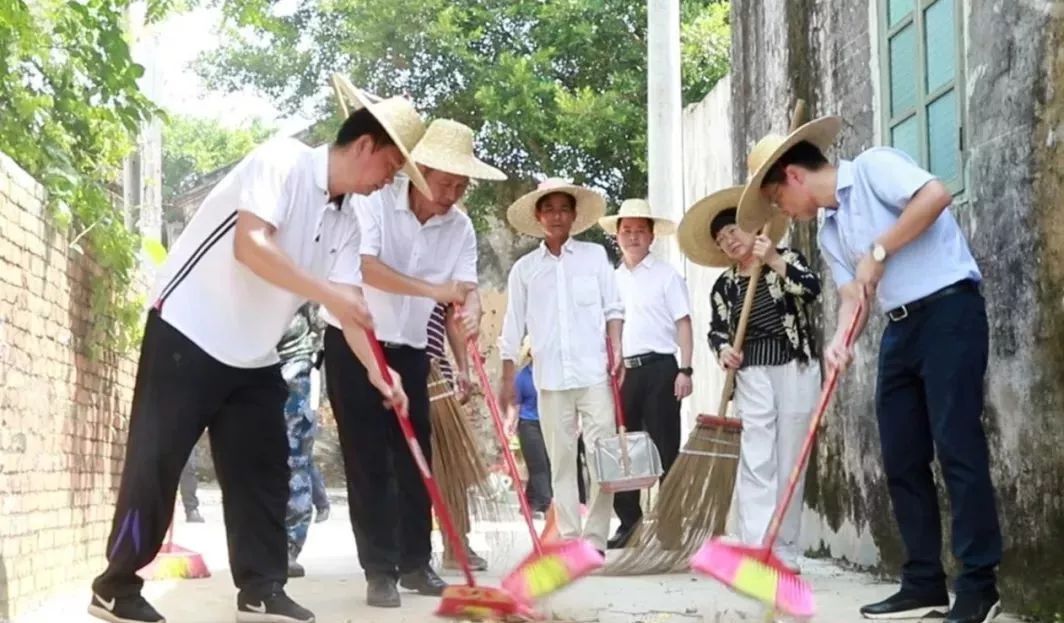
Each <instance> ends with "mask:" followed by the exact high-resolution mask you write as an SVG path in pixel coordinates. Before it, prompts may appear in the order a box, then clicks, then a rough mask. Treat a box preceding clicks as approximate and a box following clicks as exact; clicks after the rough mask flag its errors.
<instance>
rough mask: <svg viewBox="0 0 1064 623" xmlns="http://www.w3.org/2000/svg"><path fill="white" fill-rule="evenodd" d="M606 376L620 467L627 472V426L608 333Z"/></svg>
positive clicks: (628, 462) (628, 464) (629, 460)
mask: <svg viewBox="0 0 1064 623" xmlns="http://www.w3.org/2000/svg"><path fill="white" fill-rule="evenodd" d="M606 376H608V377H610V391H611V392H613V412H614V414H615V415H616V417H617V433H618V435H619V437H620V446H621V469H622V470H623V471H624V473H626V474H628V473H631V471H632V461H631V459H630V458H629V457H628V436H627V435H626V434H625V433H626V432H628V427H626V426H625V424H624V407H623V406H621V389H620V387H619V386H618V385H617V377H616V376H614V374H613V342H611V341H610V336H609V334H607V335H606Z"/></svg>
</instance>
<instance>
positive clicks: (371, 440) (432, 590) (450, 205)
mask: <svg viewBox="0 0 1064 623" xmlns="http://www.w3.org/2000/svg"><path fill="white" fill-rule="evenodd" d="M413 158H414V161H415V162H417V163H418V165H419V167H420V168H421V170H422V171H423V172H424V173H423V174H424V176H425V179H426V180H427V182H428V184H429V187H430V188H431V189H432V196H433V197H435V199H431V198H429V197H428V196H426V194H424V193H422V192H421V191H420V190H418V189H416V188H414V187H413V186H412V185H411V184H410V180H409V179H408V178H406V177H399V178H397V179H396V181H395V183H393V184H391V185H389V186H386V187H385V188H383V189H381V190H380V191H379V192H377V193H374V194H373V195H371V196H369V197H352V201H351V202H352V204H353V205H354V206H355V210H356V212H357V214H358V220H359V225H360V227H361V236H362V240H361V245H360V248H361V253H362V267H363V274H364V279H365V284H366V302H367V303H368V304H369V308H370V311H371V312H372V313H373V317H374V318H375V319H376V322H377V338H378V339H379V340H380V341H381V342H382V345H383V346H384V352H385V356H386V357H387V359H388V363H389V365H391V366H392V367H394V368H395V369H396V370H398V371H399V373H400V374H401V375H402V379H403V387H404V389H405V391H406V393H407V395H409V397H410V411H409V414H410V420H411V422H412V423H413V425H414V430H415V432H416V434H417V438H418V442H419V443H420V445H421V448H422V451H423V452H424V453H425V455H426V458H427V459H428V460H429V461H430V462H431V461H432V457H431V450H432V445H431V443H430V442H431V438H430V435H431V430H432V429H431V426H430V423H429V395H428V373H429V359H428V355H427V353H426V351H425V348H426V346H427V344H428V321H429V317H430V316H431V315H432V310H433V308H434V307H435V306H436V304H437V302H440V303H462V304H464V305H465V306H466V309H465V310H464V322H463V325H464V328H465V330H466V331H468V332H470V333H473V334H475V333H476V331H477V327H478V325H479V307H480V304H479V299H478V296H477V293H476V284H477V240H476V235H475V233H474V231H473V223H472V221H470V220H469V217H468V216H466V214H465V213H464V212H463V211H461V210H459V209H457V208H456V207H455V206H456V204H457V203H458V201H459V200H460V199H461V198H462V195H464V194H465V191H466V188H467V187H468V185H469V178H471V177H475V178H480V179H491V180H502V179H506V176H505V175H504V174H503V173H502V172H501V171H499V170H497V169H495V168H494V167H491V166H488V165H487V164H485V163H483V162H481V161H480V160H478V159H477V158H476V157H475V156H474V155H473V132H472V130H470V129H469V128H467V127H466V126H464V125H462V124H460V123H457V122H454V121H448V120H438V121H435V122H433V123H432V125H431V126H429V129H428V130H427V131H426V132H425V137H424V138H423V139H422V140H421V142H419V143H418V145H417V148H415V150H414V152H413ZM326 320H327V321H329V322H330V324H331V325H332V326H330V327H329V328H328V329H326V332H325V370H326V374H327V383H326V385H327V386H328V389H329V402H330V403H331V404H332V407H333V412H334V414H335V415H336V425H337V429H338V432H339V434H340V444H341V448H342V451H343V455H344V468H345V471H346V473H347V490H348V496H349V499H350V505H349V507H350V512H351V524H352V528H353V530H354V533H355V542H356V544H357V546H358V558H359V562H360V563H361V565H362V568H363V569H364V570H365V572H366V580H367V589H366V601H367V603H368V604H369V605H371V606H375V607H379V608H396V607H399V605H400V597H399V591H398V588H397V587H396V583H397V582H398V583H399V584H400V585H401V586H402V587H403V588H406V589H409V590H413V591H417V592H418V593H420V594H422V595H440V594H441V593H442V592H443V589H444V588H446V586H447V585H446V583H444V581H443V580H442V579H440V577H439V576H438V575H436V572H435V571H434V570H433V569H432V567H431V566H430V565H429V560H430V558H431V556H432V541H431V535H432V507H431V503H430V500H429V497H428V493H427V491H426V490H425V487H424V485H423V483H422V482H421V477H420V475H419V472H418V469H417V465H416V464H415V462H414V460H413V458H412V457H411V456H410V452H409V450H408V448H407V447H406V444H405V443H404V441H403V437H402V434H401V432H400V430H399V426H398V424H397V422H396V420H395V417H394V416H392V415H391V414H389V413H388V410H387V408H386V407H384V406H383V405H382V404H381V401H380V396H379V395H378V393H377V391H376V390H375V389H374V388H373V386H372V385H371V384H370V382H369V380H368V379H367V376H366V367H365V365H364V364H363V362H362V361H360V360H358V359H356V358H355V357H353V356H351V351H350V349H348V348H346V347H345V346H344V344H343V336H342V334H341V333H340V331H339V330H338V329H337V328H336V325H335V322H334V321H332V320H330V319H329V318H328V317H326ZM371 370H372V368H371ZM396 494H398V499H397V497H396ZM397 524H398V525H397Z"/></svg>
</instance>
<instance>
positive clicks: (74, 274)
mask: <svg viewBox="0 0 1064 623" xmlns="http://www.w3.org/2000/svg"><path fill="white" fill-rule="evenodd" d="M44 199H45V196H44V190H43V189H42V188H41V186H40V185H39V184H37V182H36V181H34V180H33V179H32V178H31V177H30V176H29V175H28V174H26V173H25V172H24V171H23V170H22V169H21V168H19V167H18V166H17V165H16V164H15V163H14V162H12V161H11V160H10V159H9V158H8V157H7V156H5V155H3V154H0V380H2V382H3V385H2V387H3V389H2V391H0V420H2V426H0V492H2V496H0V621H6V620H9V619H11V618H13V617H14V616H16V615H17V614H18V613H19V612H22V611H25V610H28V609H30V608H32V607H33V606H34V605H36V604H38V603H39V602H40V601H41V600H43V599H44V598H45V597H47V596H48V595H49V594H50V593H52V592H54V591H55V590H56V589H57V588H59V587H61V586H62V585H64V584H67V583H70V582H74V583H77V585H79V586H81V587H82V588H84V586H85V582H87V581H88V579H89V578H91V577H92V576H93V575H95V574H96V573H99V572H100V571H101V570H102V569H103V565H104V562H105V561H104V556H103V554H104V547H105V540H106V538H107V534H108V531H109V529H110V521H111V509H112V505H113V502H114V493H115V491H116V489H117V486H118V479H119V476H120V470H121V459H122V456H123V450H124V447H125V437H126V432H127V425H128V418H127V409H128V406H129V404H130V400H131V394H132V386H133V378H134V361H133V359H132V358H130V357H118V356H116V355H114V354H113V353H105V354H104V355H103V356H102V357H101V358H100V359H99V360H95V361H93V360H90V359H89V358H87V357H86V354H85V353H86V352H87V350H88V349H87V344H85V343H84V342H83V340H84V338H85V336H86V335H87V334H88V328H89V323H90V322H106V319H101V318H93V317H91V316H90V311H89V310H90V280H91V279H92V278H93V277H94V276H96V275H99V274H100V272H101V269H100V268H99V267H98V266H97V265H96V264H95V263H93V262H92V260H91V259H90V258H88V257H86V256H83V255H79V254H77V253H75V252H74V251H71V250H70V249H69V247H68V242H69V240H68V237H67V236H66V235H65V234H62V233H58V232H55V231H53V230H52V229H51V228H50V226H49V222H50V219H49V218H48V215H47V208H46V207H45V206H44Z"/></svg>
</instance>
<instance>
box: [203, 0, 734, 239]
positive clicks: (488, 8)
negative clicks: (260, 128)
mask: <svg viewBox="0 0 1064 623" xmlns="http://www.w3.org/2000/svg"><path fill="white" fill-rule="evenodd" d="M276 4H277V3H276V2H274V1H272V0H227V1H226V2H225V3H224V5H223V7H224V9H223V10H224V12H225V15H226V18H227V19H228V20H229V24H230V30H229V31H227V32H226V34H225V37H223V38H224V39H225V40H226V41H228V44H227V45H225V46H224V47H223V49H221V50H220V51H217V52H215V53H212V54H210V55H209V56H207V57H205V58H203V59H201V62H200V64H199V69H200V72H201V74H202V75H203V76H204V77H205V78H206V79H207V81H208V83H209V84H211V85H212V86H214V87H216V88H220V89H238V88H242V87H245V86H247V85H252V86H254V87H257V88H258V89H259V90H260V91H262V92H264V93H266V94H267V95H268V96H270V97H271V98H272V99H273V100H274V101H275V102H276V103H277V104H278V105H279V106H280V107H282V108H283V109H286V110H288V111H291V112H294V111H296V110H300V109H303V107H304V106H305V104H306V102H307V101H308V100H310V99H313V98H318V100H319V101H320V102H321V103H322V107H321V114H322V117H323V118H325V117H327V116H328V115H329V114H333V111H334V110H335V109H334V108H333V104H332V102H331V95H329V96H328V97H322V95H323V94H324V93H328V91H327V90H326V85H327V84H328V76H329V74H331V73H332V72H333V71H341V72H344V73H346V74H347V75H348V76H349V77H350V78H351V80H352V82H354V83H355V84H356V85H359V86H361V87H363V88H366V89H368V90H370V91H373V92H376V93H378V94H382V95H389V94H407V95H409V96H411V97H412V98H413V99H414V100H415V102H416V103H417V104H418V106H419V108H420V109H422V110H424V111H426V112H427V113H428V114H429V115H430V116H431V117H436V118H439V117H446V118H451V119H456V120H458V121H461V122H463V123H466V124H468V125H470V126H471V127H473V128H474V129H476V130H477V131H478V143H479V145H478V147H479V150H480V153H481V154H483V155H484V157H485V159H487V160H489V161H491V162H493V163H494V164H495V165H496V166H499V167H500V168H502V169H504V170H505V171H506V172H507V173H508V174H509V175H510V181H508V182H506V183H503V184H483V185H481V186H479V187H478V188H477V189H476V190H475V192H474V193H472V195H471V196H470V198H469V200H468V202H467V203H468V204H469V206H470V212H471V214H472V215H473V216H474V220H475V221H476V222H477V223H478V225H480V226H481V227H483V225H484V224H485V221H484V218H483V217H484V216H485V215H486V214H491V213H495V214H498V213H499V211H501V210H503V209H505V207H506V206H507V205H508V204H509V203H510V202H511V201H512V200H513V199H514V198H515V197H516V196H518V195H520V194H522V193H523V192H526V191H527V190H528V189H529V187H530V186H531V184H532V182H533V180H534V179H541V178H543V177H546V176H562V177H569V178H572V179H575V180H576V181H577V182H580V183H587V184H591V185H593V186H596V187H598V188H599V189H601V190H602V191H604V192H605V193H606V194H607V196H608V197H610V198H611V199H612V200H614V201H615V202H616V201H618V200H620V199H622V198H624V197H635V196H645V194H646V191H647V187H646V116H647V115H646V92H647V84H646V82H647V81H646V71H647V69H646V22H647V16H646V3H644V2H632V1H631V0H557V1H553V0H552V1H551V2H532V1H520V2H514V1H513V0H389V1H388V2H380V1H379V0H319V1H317V2H306V3H303V4H301V5H300V6H299V8H297V9H296V10H295V11H294V12H292V13H289V14H286V15H276V14H274V13H273V10H274V8H275V5H276ZM683 4H684V16H685V23H686V24H688V25H689V26H685V33H686V34H685V48H686V49H688V50H689V51H691V52H692V53H695V52H697V54H698V57H697V58H693V59H692V60H691V61H690V62H686V63H685V67H686V68H687V69H688V70H689V71H688V75H685V76H684V80H685V84H686V85H689V86H690V88H689V91H691V92H694V91H697V90H699V89H705V88H706V85H709V84H710V83H711V82H713V81H715V80H716V79H717V78H719V76H720V72H719V68H720V67H721V66H726V65H727V46H725V47H724V48H720V47H718V46H716V45H710V44H705V45H702V44H699V43H698V42H697V41H696V38H699V37H707V36H710V35H712V36H713V37H719V36H724V37H727V34H726V28H727V24H726V21H725V22H724V23H723V24H721V23H719V22H714V21H712V20H709V19H707V18H705V17H704V16H703V14H705V13H707V12H709V13H714V14H720V13H721V11H723V13H724V14H726V13H727V3H721V2H719V1H706V0H702V1H698V2H696V1H694V0H686V1H685V2H684V3H683ZM721 7H723V9H722V8H721ZM713 26H716V27H717V28H716V30H714V29H713ZM722 28H723V29H725V32H724V34H723V35H722V34H721V32H720V30H721V29H722ZM692 72H693V73H694V74H695V75H691V73H692ZM707 72H711V75H707ZM698 97H701V95H698Z"/></svg>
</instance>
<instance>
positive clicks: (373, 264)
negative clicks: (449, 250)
mask: <svg viewBox="0 0 1064 623" xmlns="http://www.w3.org/2000/svg"><path fill="white" fill-rule="evenodd" d="M362 280H363V282H364V283H366V284H367V285H371V286H373V287H374V288H377V289H378V290H383V291H384V292H391V293H392V294H404V295H406V296H420V297H424V298H430V299H431V298H435V293H434V292H433V286H432V284H430V283H429V282H427V281H422V280H421V279H417V278H414V277H410V276H407V275H404V274H402V273H400V272H399V271H397V270H395V269H393V268H391V267H390V266H388V265H387V264H385V263H384V262H382V261H380V260H379V259H377V258H376V257H374V256H372V255H363V256H362Z"/></svg>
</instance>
